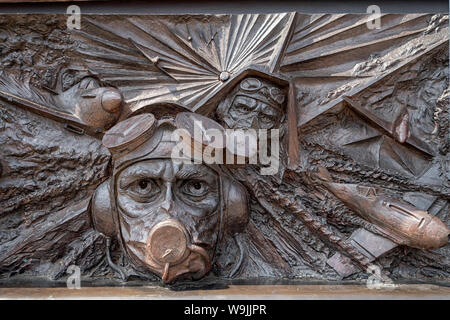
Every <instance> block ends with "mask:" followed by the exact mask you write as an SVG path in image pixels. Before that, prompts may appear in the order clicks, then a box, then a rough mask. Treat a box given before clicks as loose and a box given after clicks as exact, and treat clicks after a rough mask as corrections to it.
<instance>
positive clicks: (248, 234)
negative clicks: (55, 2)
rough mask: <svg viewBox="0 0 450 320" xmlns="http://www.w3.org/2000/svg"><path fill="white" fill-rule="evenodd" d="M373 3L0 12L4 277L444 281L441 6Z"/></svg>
mask: <svg viewBox="0 0 450 320" xmlns="http://www.w3.org/2000/svg"><path fill="white" fill-rule="evenodd" d="M367 18H368V16H367V15H365V14H301V13H294V12H292V13H279V14H241V15H171V16H163V15H161V16H152V15H132V16H130V15H87V14H86V15H82V18H81V28H80V29H68V27H67V25H66V21H67V16H66V15H49V14H48V15H0V50H1V51H0V52H1V53H0V55H1V60H0V68H1V69H0V106H1V108H0V130H1V135H0V142H1V145H2V147H1V148H0V190H1V192H0V279H1V280H4V281H9V280H11V281H14V280H15V279H19V278H20V279H24V278H25V279H27V281H29V282H33V279H35V278H40V279H41V278H47V279H50V280H58V279H63V278H64V277H66V276H67V269H68V267H69V266H71V265H75V266H79V267H80V268H81V273H82V276H83V277H84V278H85V279H87V278H89V279H91V280H92V279H93V280H94V281H95V279H105V278H107V279H111V278H112V279H116V280H115V281H127V280H131V279H133V280H135V279H138V281H142V282H145V281H147V282H148V281H161V280H162V281H163V282H165V283H169V284H172V283H174V282H177V281H185V280H186V279H193V280H198V279H201V278H207V279H210V280H211V279H225V278H237V279H251V278H262V277H269V278H288V279H303V280H311V279H315V280H326V281H336V280H342V279H345V280H356V281H366V280H367V279H368V278H370V276H371V274H372V273H373V271H374V270H379V271H380V273H381V278H383V277H384V278H386V277H387V278H389V279H390V280H392V281H396V280H399V281H400V280H401V281H404V280H411V279H413V280H421V281H422V280H429V281H444V282H449V281H450V247H449V245H448V237H449V234H450V229H449V224H450V217H449V201H450V174H449V168H450V147H449V146H450V141H449V69H448V51H449V47H448V44H449V29H448V15H444V14H385V15H383V16H382V18H381V21H380V28H379V29H371V28H369V27H368V25H367ZM211 129H214V130H215V132H216V133H217V135H215V136H213V135H211V134H210V132H211V131H210V130H211ZM249 129H250V130H254V132H261V130H262V129H264V130H267V132H275V131H276V132H277V133H278V135H277V136H270V137H268V138H267V139H266V140H264V139H265V138H264V139H263V138H261V136H259V135H257V134H254V135H251V134H250V135H249V137H248V138H249V139H250V140H252V139H254V141H255V142H256V143H257V144H256V145H257V146H258V147H260V146H261V143H262V142H265V143H267V148H268V150H269V153H270V155H272V156H273V155H276V154H278V155H279V160H277V162H276V170H275V171H273V172H272V171H270V172H271V173H270V174H264V173H263V172H264V170H267V169H269V168H268V167H269V165H267V164H266V163H253V162H252V159H253V158H252V157H253V156H255V155H256V154H258V157H259V156H260V154H259V153H258V152H259V151H258V150H257V149H255V148H252V146H250V145H245V146H244V148H243V149H239V148H235V147H231V148H230V147H229V145H228V144H227V137H228V134H229V133H228V132H231V130H249ZM180 130H181V131H183V132H184V133H187V137H188V138H189V139H187V140H183V143H187V145H189V148H188V149H186V150H184V151H183V152H181V153H178V154H176V155H175V156H174V153H173V151H174V150H176V145H177V141H175V140H174V139H173V137H174V134H175V133H177V132H180ZM196 132H200V135H196ZM249 132H250V131H249ZM252 132H253V131H252ZM275 137H276V138H275ZM277 142H279V143H277ZM191 146H192V148H191ZM206 152H209V154H210V155H211V157H215V159H220V160H221V161H222V162H221V163H209V162H205V161H204V162H197V160H198V156H199V155H202V154H203V155H204V154H205V153H206ZM227 159H228V160H229V159H233V163H224V162H227ZM188 162H189V163H188ZM271 164H273V163H271Z"/></svg>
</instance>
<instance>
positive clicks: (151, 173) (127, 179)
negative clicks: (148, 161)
mask: <svg viewBox="0 0 450 320" xmlns="http://www.w3.org/2000/svg"><path fill="white" fill-rule="evenodd" d="M163 169H164V167H163V166H152V167H150V168H149V167H147V166H144V165H138V166H134V167H131V168H127V169H125V171H123V173H122V174H121V176H120V187H121V188H123V187H125V186H127V185H128V184H130V183H131V182H133V181H134V180H135V179H136V178H158V177H160V176H161V175H162V171H163Z"/></svg>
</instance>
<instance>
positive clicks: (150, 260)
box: [116, 159, 220, 282]
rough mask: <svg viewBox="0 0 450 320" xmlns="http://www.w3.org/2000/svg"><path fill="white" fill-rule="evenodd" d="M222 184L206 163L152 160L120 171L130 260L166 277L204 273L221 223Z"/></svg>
mask: <svg viewBox="0 0 450 320" xmlns="http://www.w3.org/2000/svg"><path fill="white" fill-rule="evenodd" d="M219 189H220V187H219V177H218V175H217V174H216V172H215V171H213V170H212V169H210V168H209V167H207V166H205V165H195V164H185V163H179V164H177V163H174V162H172V161H171V160H170V159H153V160H146V161H142V162H138V163H135V164H133V165H131V166H129V167H127V168H126V169H124V170H123V171H121V172H120V173H119V175H118V177H117V180H116V194H117V205H118V210H119V220H120V221H119V223H120V230H121V236H122V240H123V243H124V244H125V249H126V251H127V254H128V256H129V257H130V258H131V260H132V262H133V263H134V264H135V265H137V266H138V267H139V268H140V269H142V268H143V269H144V270H150V271H153V272H155V273H157V274H159V275H160V276H161V277H162V278H163V280H164V281H165V282H172V281H173V280H175V279H176V278H180V277H189V276H190V277H193V278H200V277H202V276H203V275H205V274H206V273H207V272H208V271H209V269H210V263H211V259H212V255H213V251H214V246H215V243H216V240H217V233H218V228H219V214H218V212H219V202H220V198H219Z"/></svg>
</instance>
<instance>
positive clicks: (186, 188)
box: [181, 180, 209, 197]
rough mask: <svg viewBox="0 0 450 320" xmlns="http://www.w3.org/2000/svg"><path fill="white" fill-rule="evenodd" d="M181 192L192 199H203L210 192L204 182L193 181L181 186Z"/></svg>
mask: <svg viewBox="0 0 450 320" xmlns="http://www.w3.org/2000/svg"><path fill="white" fill-rule="evenodd" d="M181 191H182V192H183V193H185V194H187V195H189V196H192V197H202V196H204V195H206V194H207V193H208V192H209V186H208V184H207V183H206V182H204V181H200V180H191V181H187V182H186V183H184V184H183V185H182V186H181Z"/></svg>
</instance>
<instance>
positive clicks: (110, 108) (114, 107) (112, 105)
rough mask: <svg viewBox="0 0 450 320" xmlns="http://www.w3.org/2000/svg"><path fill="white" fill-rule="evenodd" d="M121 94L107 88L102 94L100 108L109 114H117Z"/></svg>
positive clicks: (120, 102)
mask: <svg viewBox="0 0 450 320" xmlns="http://www.w3.org/2000/svg"><path fill="white" fill-rule="evenodd" d="M122 100H123V99H122V94H121V93H120V91H119V90H117V89H115V88H108V89H107V90H105V92H103V94H102V107H103V109H105V111H107V112H109V113H117V112H118V111H119V109H120V105H121V104H122Z"/></svg>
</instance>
